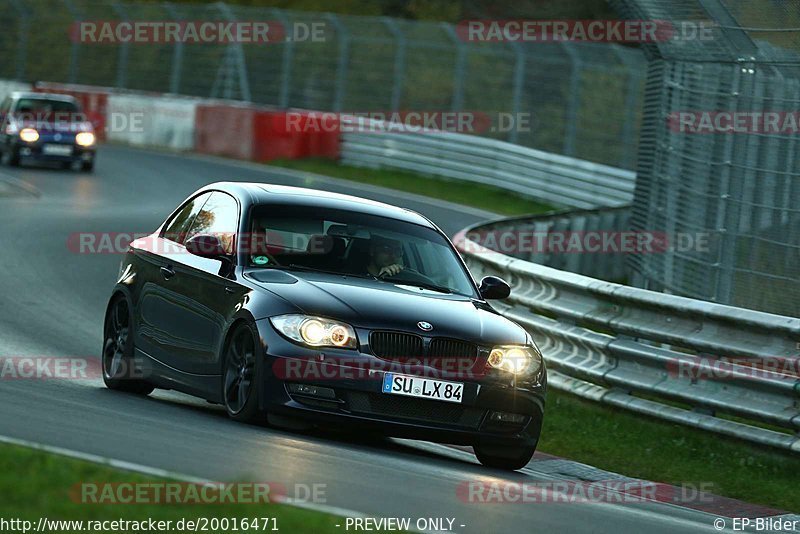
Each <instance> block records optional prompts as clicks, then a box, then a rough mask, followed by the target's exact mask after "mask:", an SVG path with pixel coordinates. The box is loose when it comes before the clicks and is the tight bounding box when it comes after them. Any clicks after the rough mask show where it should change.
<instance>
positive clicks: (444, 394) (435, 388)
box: [383, 373, 464, 402]
mask: <svg viewBox="0 0 800 534" xmlns="http://www.w3.org/2000/svg"><path fill="white" fill-rule="evenodd" d="M383 392H384V393H390V394H394V395H407V396H409V397H422V398H423V399H434V400H442V401H447V402H461V399H462V397H463V395H464V384H462V383H460V382H444V381H442V380H431V379H430V378H421V377H419V376H408V375H398V374H395V373H386V374H384V375H383Z"/></svg>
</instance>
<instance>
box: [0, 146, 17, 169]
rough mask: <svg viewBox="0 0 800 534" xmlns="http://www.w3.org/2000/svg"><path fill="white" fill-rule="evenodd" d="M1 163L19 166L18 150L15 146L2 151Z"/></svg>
mask: <svg viewBox="0 0 800 534" xmlns="http://www.w3.org/2000/svg"><path fill="white" fill-rule="evenodd" d="M2 154H3V163H4V164H5V165H8V166H9V167H19V152H18V151H17V149H16V148H13V147H7V148H6V149H5V150H3V152H2Z"/></svg>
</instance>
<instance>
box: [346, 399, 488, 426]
mask: <svg viewBox="0 0 800 534" xmlns="http://www.w3.org/2000/svg"><path fill="white" fill-rule="evenodd" d="M348 397H349V409H350V411H351V412H353V413H357V414H365V415H374V416H380V417H386V418H390V419H407V420H413V421H418V422H427V423H439V424H444V425H450V426H455V427H462V428H473V429H474V428H478V426H479V425H480V424H481V420H482V419H483V416H484V414H485V413H486V410H481V409H478V408H473V407H471V406H463V405H461V404H455V403H451V402H444V401H435V400H426V399H415V398H411V397H403V396H400V395H387V394H383V393H362V392H350V393H349V394H348Z"/></svg>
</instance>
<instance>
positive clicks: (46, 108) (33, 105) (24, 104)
mask: <svg viewBox="0 0 800 534" xmlns="http://www.w3.org/2000/svg"><path fill="white" fill-rule="evenodd" d="M79 111H80V110H79V109H78V107H77V106H76V105H75V103H74V102H69V101H66V100H49V99H46V98H20V99H19V101H17V106H16V112H17V113H37V114H38V113H78V112H79Z"/></svg>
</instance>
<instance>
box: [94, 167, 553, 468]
mask: <svg viewBox="0 0 800 534" xmlns="http://www.w3.org/2000/svg"><path fill="white" fill-rule="evenodd" d="M509 292H510V289H509V286H508V285H507V284H506V283H505V282H503V281H502V280H501V279H499V278H496V277H486V278H484V279H483V280H482V281H481V282H480V284H476V283H475V281H474V280H473V279H472V277H471V276H470V273H469V271H468V270H467V268H466V266H465V265H464V262H463V261H462V259H461V257H460V256H459V254H458V252H457V251H456V249H455V248H454V246H453V245H452V243H451V242H450V241H449V240H448V238H447V236H445V235H444V234H443V233H442V231H441V230H439V229H438V228H437V227H436V225H434V224H433V223H432V222H431V221H430V220H428V219H427V218H425V217H423V216H422V215H420V214H418V213H415V212H413V211H409V210H407V209H401V208H398V207H394V206H390V205H387V204H382V203H378V202H373V201H370V200H366V199H361V198H357V197H352V196H346V195H340V194H335V193H328V192H323V191H316V190H311V189H301V188H294V187H284V186H276V185H268V184H246V183H227V182H226V183H216V184H212V185H209V186H207V187H204V188H202V189H200V190H199V191H197V192H195V193H194V194H193V195H191V197H189V199H187V200H186V201H185V202H184V203H183V204H181V205H180V206H179V207H178V208H177V209H176V210H175V211H174V212H173V213H172V214H171V215H170V216H169V217H168V218H167V219H166V221H165V222H164V224H163V225H162V226H161V227H160V228H159V229H158V230H157V231H156V232H155V233H153V234H152V235H150V236H148V237H145V238H142V239H138V240H136V241H134V242H133V243H132V244H131V246H130V248H129V250H128V252H127V254H126V255H125V257H124V259H123V261H122V264H121V266H120V273H119V279H118V282H117V284H116V285H115V287H114V290H113V293H112V295H111V298H110V300H109V304H108V309H107V312H106V319H105V328H104V346H103V356H102V364H103V378H104V381H105V383H106V385H107V386H108V387H109V388H111V389H116V390H123V391H128V392H133V393H138V394H144V395H146V394H149V393H150V392H152V391H153V389H155V388H163V389H174V390H179V391H183V392H186V393H189V394H192V395H196V396H199V397H202V398H204V399H207V400H208V401H210V402H214V403H219V404H222V405H224V406H225V408H226V410H227V412H228V414H229V415H230V417H231V418H233V419H235V420H238V421H247V422H256V421H264V420H265V421H268V422H269V423H270V424H273V425H276V426H290V427H293V426H297V425H317V426H323V427H324V426H336V427H338V428H353V429H357V430H365V429H369V430H371V431H376V432H379V433H383V434H385V435H389V436H397V437H406V438H414V439H424V440H429V441H438V442H444V443H453V444H461V445H471V446H472V447H473V448H474V450H475V454H476V456H477V457H478V459H479V460H480V462H481V463H483V464H484V465H487V466H492V467H499V468H504V469H519V468H521V467H523V466H525V465H526V464H527V463H528V461H529V460H530V459H531V456H532V455H533V453H534V451H535V449H536V444H537V442H538V439H539V433H540V430H541V426H542V417H543V410H544V395H545V388H546V381H547V379H546V371H545V367H544V363H543V361H542V357H541V354H540V352H539V350H538V349H537V347H536V345H535V344H534V342H533V340H532V339H531V337H530V335H529V334H528V333H527V332H526V331H525V330H524V329H523V328H522V327H520V326H519V325H517V324H515V323H514V322H512V321H510V320H508V319H506V318H505V317H503V316H501V315H500V314H498V313H497V312H496V311H495V310H494V309H492V307H491V306H490V305H489V304H488V303H487V300H490V299H502V298H506V297H507V296H508V295H509Z"/></svg>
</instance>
